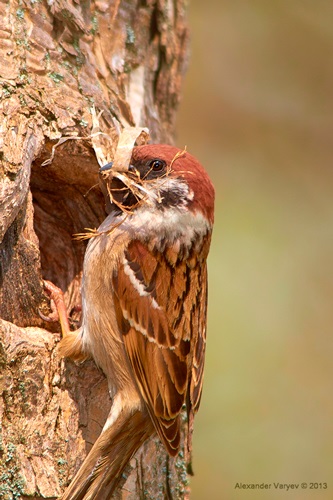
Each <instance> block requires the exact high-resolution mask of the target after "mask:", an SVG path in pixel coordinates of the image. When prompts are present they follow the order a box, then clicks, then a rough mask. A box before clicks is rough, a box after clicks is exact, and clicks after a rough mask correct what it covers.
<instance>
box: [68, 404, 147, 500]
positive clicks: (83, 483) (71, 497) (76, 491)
mask: <svg viewBox="0 0 333 500" xmlns="http://www.w3.org/2000/svg"><path fill="white" fill-rule="evenodd" d="M153 432H154V427H153V424H152V423H151V420H150V418H149V416H148V415H147V413H145V411H142V409H141V410H136V411H135V412H134V413H132V412H125V411H123V412H121V413H120V415H119V416H118V418H117V420H116V421H115V422H114V423H113V424H112V426H110V427H109V428H107V429H105V430H103V431H102V434H101V435H100V436H99V438H98V439H97V441H96V443H95V444H94V446H93V447H92V449H91V451H90V453H89V454H88V456H87V458H86V459H85V461H84V462H83V464H82V466H81V468H80V469H79V471H78V472H77V474H76V476H75V477H74V479H73V481H72V482H71V484H70V485H69V487H68V488H67V490H66V491H65V493H64V495H63V496H62V497H61V498H62V500H108V499H110V498H111V495H112V493H113V492H114V490H115V489H116V487H117V485H118V483H119V480H120V479H121V477H122V472H123V470H124V468H125V467H126V465H127V463H128V462H129V461H130V459H131V458H132V456H133V455H134V453H135V452H136V451H137V450H138V449H139V447H140V446H141V445H142V443H143V442H144V441H145V440H146V439H147V438H148V437H149V436H150V435H152V434H153Z"/></svg>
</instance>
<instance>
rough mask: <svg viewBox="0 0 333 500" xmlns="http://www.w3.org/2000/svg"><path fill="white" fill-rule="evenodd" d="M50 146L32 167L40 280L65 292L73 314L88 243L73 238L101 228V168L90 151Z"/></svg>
mask: <svg viewBox="0 0 333 500" xmlns="http://www.w3.org/2000/svg"><path fill="white" fill-rule="evenodd" d="M50 156H51V153H50V148H46V149H45V150H44V152H43V154H42V155H41V157H39V158H38V159H37V160H36V161H35V162H34V163H33V165H32V171H31V192H32V196H33V205H34V229H35V232H36V234H37V237H38V239H39V249H40V257H41V267H42V277H43V279H46V280H49V281H52V283H54V284H55V285H56V286H58V287H59V288H61V289H62V290H63V292H65V302H66V306H67V309H68V311H69V312H70V311H71V310H72V309H73V308H74V307H75V306H77V305H80V301H81V299H80V286H81V277H82V266H83V258H84V252H85V248H86V245H87V241H78V240H75V239H74V237H73V236H74V235H75V234H77V233H82V232H84V230H85V229H86V228H97V227H98V226H99V224H100V223H101V222H102V220H103V219H104V218H105V215H106V214H105V203H104V198H103V195H102V193H101V191H100V188H99V184H98V170H99V166H98V163H97V160H96V157H95V155H94V153H93V151H92V149H89V148H88V147H86V146H84V145H82V144H80V143H79V141H68V143H65V144H64V145H63V146H61V147H58V148H57V149H56V151H55V155H54V158H53V161H52V162H51V163H50V164H48V165H45V166H42V163H43V161H45V160H46V159H48V158H50Z"/></svg>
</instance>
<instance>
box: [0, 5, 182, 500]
mask: <svg viewBox="0 0 333 500" xmlns="http://www.w3.org/2000/svg"><path fill="white" fill-rule="evenodd" d="M185 3H186V0H173V1H172V0H95V1H93V0H92V1H91V2H77V1H76V0H65V1H64V0H54V1H53V2H47V1H46V0H41V1H31V2H26V1H24V0H23V1H22V0H18V1H17V2H16V1H14V0H12V1H10V2H7V1H4V0H0V82H1V87H0V92H1V94H0V99H1V101H0V161H1V163H0V203H1V212H0V259H1V260H0V316H1V318H2V319H1V320H0V365H1V377H0V388H1V398H0V424H1V427H0V432H1V434H0V498H3V499H5V500H7V499H16V498H27V497H29V498H56V497H58V496H59V495H60V494H61V492H62V491H63V490H64V489H65V487H66V485H67V484H68V483H69V482H70V480H71V478H72V477H73V475H74V473H75V472H76V471H77V469H78V468H79V466H80V464H81V463H82V461H83V459H84V457H85V455H86V454H87V452H88V451H89V449H90V448H91V446H92V443H93V442H94V441H95V440H96V438H97V436H98V435H99V433H100V431H101V428H102V426H103V424H104V421H105V419H106V416H107V414H108V412H109V409H110V404H111V401H110V400H109V396H108V390H107V383H106V380H105V377H104V375H103V374H102V373H101V372H100V371H99V370H98V369H97V368H96V366H95V365H94V363H93V362H92V361H87V362H85V363H83V364H81V365H77V364H75V363H73V362H71V361H69V360H61V359H60V358H59V357H58V355H57V349H56V345H57V341H58V339H59V334H58V333H56V332H58V331H59V325H58V324H56V325H55V326H54V325H53V326H52V327H50V324H49V323H44V322H43V320H42V319H41V317H40V315H39V311H41V312H42V313H44V314H48V313H49V312H50V310H49V300H48V298H47V297H46V296H45V294H44V292H43V285H42V279H47V280H50V281H52V282H53V283H55V284H56V285H57V286H59V287H60V288H62V290H63V291H64V292H65V301H66V305H67V307H68V311H71V312H72V314H71V316H72V320H73V321H79V313H78V312H77V309H78V308H75V306H76V305H78V304H80V284H81V274H82V263H83V256H84V252H85V242H84V241H76V240H73V238H72V236H73V234H75V233H80V232H82V231H84V229H85V228H95V227H97V226H98V225H99V224H100V222H101V221H102V220H103V219H104V218H105V212H104V199H103V196H102V194H101V192H100V189H99V187H98V168H99V166H98V163H97V160H96V156H95V153H94V149H93V145H92V142H93V139H92V137H91V135H92V133H93V132H94V124H93V121H92V109H91V108H92V107H94V108H95V110H96V113H97V114H99V113H100V111H102V114H101V115H100V116H99V129H100V131H101V132H103V133H105V134H107V136H108V137H106V136H102V135H100V136H96V135H95V136H94V137H95V139H94V140H95V141H97V140H99V141H102V142H103V141H104V143H105V142H107V145H106V147H107V148H108V149H109V150H110V152H111V153H110V154H111V156H112V154H113V153H114V151H115V147H116V144H117V139H118V135H119V132H120V130H121V129H122V127H123V126H128V125H139V126H144V127H148V128H149V129H150V135H151V138H152V140H153V142H169V143H170V142H172V141H173V132H174V121H175V111H176V108H177V104H178V100H179V93H180V85H181V80H182V75H183V70H184V66H185V61H186V48H187V38H188V37H187V25H186V18H185ZM68 136H69V137H70V138H71V139H70V140H67V141H65V142H63V143H62V144H61V145H59V147H57V149H56V150H55V152H54V157H53V161H52V162H51V163H48V164H45V165H43V162H44V161H45V160H47V159H48V158H50V157H51V154H52V146H54V144H55V143H56V142H58V140H59V139H60V138H64V137H68ZM75 137H76V139H74V138H75ZM50 330H51V331H50ZM52 332H53V333H52ZM125 476H126V477H125ZM187 494H188V487H187V476H186V465H185V462H184V461H183V460H182V459H181V458H178V459H177V460H174V461H173V460H171V459H169V458H168V456H167V455H166V453H165V451H164V449H163V446H162V445H161V444H160V442H159V440H158V439H157V438H154V439H151V440H150V441H149V442H147V443H145V444H144V446H143V447H142V448H141V449H140V450H139V452H138V453H137V454H136V456H135V457H134V458H133V460H132V461H131V463H130V464H129V466H128V469H127V473H126V475H124V480H123V484H122V485H121V487H120V488H119V491H118V492H117V494H116V496H115V497H116V498H126V499H138V498H154V499H160V498H184V497H186V496H187Z"/></svg>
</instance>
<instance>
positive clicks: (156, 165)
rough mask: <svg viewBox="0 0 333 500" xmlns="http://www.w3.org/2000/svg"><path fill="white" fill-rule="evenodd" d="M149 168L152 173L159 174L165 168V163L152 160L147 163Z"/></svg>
mask: <svg viewBox="0 0 333 500" xmlns="http://www.w3.org/2000/svg"><path fill="white" fill-rule="evenodd" d="M149 166H150V168H151V169H152V170H154V172H160V171H161V170H163V169H164V167H165V161H164V160H152V161H151V162H150V163H149Z"/></svg>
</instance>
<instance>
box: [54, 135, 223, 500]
mask: <svg viewBox="0 0 333 500" xmlns="http://www.w3.org/2000/svg"><path fill="white" fill-rule="evenodd" d="M100 176H101V182H102V190H103V192H104V194H105V195H106V198H107V203H106V207H107V212H108V215H107V217H106V219H105V220H104V222H103V223H102V224H101V225H100V227H99V228H98V230H97V231H96V232H95V233H92V235H91V238H90V240H89V243H88V245H87V249H86V253H85V257H84V264H83V279H82V323H81V327H80V328H79V329H78V330H76V331H69V328H67V329H66V328H64V330H66V331H63V338H62V340H61V342H60V347H59V350H60V353H61V355H62V356H64V357H69V358H72V359H74V360H82V359H85V358H88V357H90V358H93V359H94V361H95V363H96V364H97V366H98V367H99V368H100V369H101V370H102V371H103V372H104V374H105V375H106V377H107V381H108V388H109V393H110V396H111V399H112V406H111V409H110V413H109V415H108V417H107V420H106V422H105V425H104V427H103V429H102V432H101V435H100V436H99V438H98V439H97V440H96V442H95V444H94V446H93V447H92V449H91V450H90V452H89V454H88V455H87V457H86V459H85V461H84V462H83V464H82V466H81V467H80V469H79V470H78V472H77V474H76V475H75V477H74V478H73V480H72V482H71V483H70V485H69V486H68V488H67V490H66V491H65V493H64V494H63V496H62V499H63V500H81V499H86V500H87V499H90V500H91V499H96V500H97V499H98V500H103V499H108V498H111V496H112V494H113V492H114V491H115V489H116V488H117V485H118V484H119V480H120V479H121V476H122V472H123V470H124V468H125V467H126V465H127V463H128V462H129V461H130V459H131V458H132V456H133V455H134V454H135V452H136V451H137V450H138V449H139V448H140V446H141V445H142V444H143V443H144V442H145V441H146V440H147V439H148V438H149V437H151V436H153V435H154V434H157V435H158V437H159V438H160V440H161V442H162V443H163V445H164V447H165V449H166V451H167V452H168V454H169V455H170V456H171V457H176V456H177V454H178V453H179V449H180V443H181V414H182V411H183V408H186V413H187V417H188V421H189V422H193V418H194V415H195V413H196V412H197V410H198V408H199V404H200V399H201V393H202V384H203V372H204V359H205V346H206V323H207V256H208V252H209V248H210V242H211V236H212V229H213V223H214V196H215V192H214V187H213V184H212V182H211V180H210V178H209V176H208V174H207V172H206V171H205V169H204V168H203V167H202V165H201V164H200V162H199V161H198V160H197V159H196V158H195V157H194V156H192V155H191V154H190V153H188V152H187V150H186V149H185V150H181V149H178V148H176V147H174V146H171V145H165V144H147V145H142V146H137V147H134V149H133V152H132V157H131V161H130V164H129V165H128V166H125V167H124V166H122V168H119V167H118V168H117V165H114V164H112V163H110V164H107V165H106V166H105V167H102V168H101V169H100ZM190 434H191V432H190V433H189V435H188V440H189V442H188V446H189V447H190V444H189V443H190V439H191V436H190Z"/></svg>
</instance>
